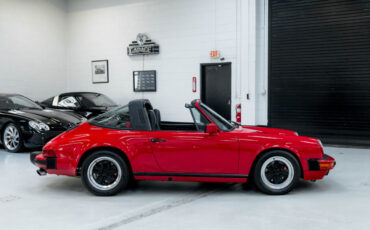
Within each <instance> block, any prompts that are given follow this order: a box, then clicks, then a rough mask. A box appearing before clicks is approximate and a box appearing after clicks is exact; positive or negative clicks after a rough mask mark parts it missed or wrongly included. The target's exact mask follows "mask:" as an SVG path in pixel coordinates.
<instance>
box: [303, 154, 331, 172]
mask: <svg viewBox="0 0 370 230" xmlns="http://www.w3.org/2000/svg"><path fill="white" fill-rule="evenodd" d="M335 164H336V162H335V160H334V158H332V157H331V156H329V155H326V154H324V158H321V159H308V168H309V170H311V171H326V170H332V169H333V168H334V167H335Z"/></svg>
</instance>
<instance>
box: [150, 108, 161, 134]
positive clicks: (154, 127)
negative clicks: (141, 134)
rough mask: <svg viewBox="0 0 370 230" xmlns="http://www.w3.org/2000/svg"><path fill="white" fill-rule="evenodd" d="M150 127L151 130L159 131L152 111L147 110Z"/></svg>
mask: <svg viewBox="0 0 370 230" xmlns="http://www.w3.org/2000/svg"><path fill="white" fill-rule="evenodd" d="M148 115H149V120H150V125H151V126H152V130H159V125H158V122H157V117H156V116H155V113H154V110H152V109H151V110H148Z"/></svg>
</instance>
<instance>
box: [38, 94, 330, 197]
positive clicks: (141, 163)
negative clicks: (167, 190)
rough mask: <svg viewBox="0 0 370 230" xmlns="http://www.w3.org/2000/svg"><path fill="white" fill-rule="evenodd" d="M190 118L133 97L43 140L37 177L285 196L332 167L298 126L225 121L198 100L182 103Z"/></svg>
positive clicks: (97, 190) (107, 186) (100, 191)
mask: <svg viewBox="0 0 370 230" xmlns="http://www.w3.org/2000/svg"><path fill="white" fill-rule="evenodd" d="M185 107H186V108H188V109H189V111H190V113H191V116H192V117H193V120H194V122H191V123H184V122H182V123H179V122H164V121H161V116H160V112H159V111H158V110H156V109H153V107H152V105H151V104H150V102H149V101H148V100H134V101H131V102H130V103H129V104H128V105H126V106H123V107H120V108H117V109H115V110H112V111H109V112H107V113H104V114H102V115H99V116H97V117H95V118H94V119H91V120H89V121H87V122H85V123H83V124H81V125H80V126H78V127H76V128H74V129H72V130H69V131H66V132H64V133H63V134H61V135H59V136H57V137H56V138H54V139H52V140H51V141H50V142H48V143H47V144H46V145H45V146H44V148H43V151H42V152H41V153H40V152H39V153H32V154H31V161H32V163H33V164H35V165H36V166H37V167H39V168H40V169H39V170H38V171H37V172H38V174H39V175H46V174H47V173H49V174H57V175H66V176H81V178H82V182H83V184H84V185H85V186H86V188H87V189H88V190H90V191H91V192H92V193H94V194H96V195H114V194H116V193H118V192H119V191H121V190H122V189H124V188H125V187H126V186H127V185H128V183H129V181H130V180H134V179H135V180H163V181H201V182H202V181H203V182H235V183H245V182H247V179H249V180H252V181H253V182H254V184H255V185H256V186H257V188H258V189H259V190H260V191H262V192H264V193H267V194H285V193H288V192H289V191H291V190H292V189H293V188H294V187H295V185H296V184H297V181H298V180H299V179H301V178H302V179H303V180H319V179H322V178H323V177H324V176H325V175H327V174H328V173H329V170H331V169H333V168H334V165H335V160H334V159H333V158H332V157H330V156H328V155H325V154H324V152H323V147H322V144H321V142H320V141H319V140H317V139H315V138H310V137H303V136H299V135H298V134H297V133H296V132H293V131H288V130H281V129H273V128H265V127H249V126H241V125H239V124H236V123H232V122H229V121H227V120H225V119H224V118H223V117H221V116H220V115H218V114H217V113H216V112H215V111H213V110H212V109H210V108H209V107H207V106H206V105H205V104H203V103H202V102H201V101H200V100H194V101H192V103H191V104H186V105H185Z"/></svg>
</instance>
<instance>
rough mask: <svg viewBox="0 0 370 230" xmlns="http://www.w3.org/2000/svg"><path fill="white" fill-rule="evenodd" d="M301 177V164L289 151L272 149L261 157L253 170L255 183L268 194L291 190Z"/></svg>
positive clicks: (280, 193) (283, 192)
mask: <svg viewBox="0 0 370 230" xmlns="http://www.w3.org/2000/svg"><path fill="white" fill-rule="evenodd" d="M300 177H301V169H300V164H299V162H298V161H297V159H296V158H295V157H294V156H293V155H292V154H291V153H289V152H287V151H283V150H273V151H270V152H268V153H266V154H264V155H262V157H260V158H259V159H258V161H257V163H256V166H255V168H254V172H253V179H254V184H255V185H256V186H257V188H258V189H259V190H260V191H262V192H264V193H267V194H271V195H282V194H286V193H288V192H290V191H291V190H292V189H293V188H294V187H295V185H296V184H297V182H298V181H299V178H300Z"/></svg>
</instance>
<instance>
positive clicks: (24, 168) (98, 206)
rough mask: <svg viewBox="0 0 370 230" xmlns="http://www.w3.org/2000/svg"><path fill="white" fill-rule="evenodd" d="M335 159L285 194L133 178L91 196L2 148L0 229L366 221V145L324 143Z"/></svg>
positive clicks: (313, 225)
mask: <svg viewBox="0 0 370 230" xmlns="http://www.w3.org/2000/svg"><path fill="white" fill-rule="evenodd" d="M325 150H326V152H327V153H329V154H331V155H332V156H334V157H335V158H336V160H337V167H336V168H335V169H334V170H333V171H332V172H331V174H330V175H329V176H328V177H326V178H325V179H324V180H322V181H317V182H315V183H312V182H301V183H299V186H298V188H297V189H296V190H294V191H293V192H292V193H290V194H289V195H285V196H267V195H264V194H261V193H259V192H257V191H255V190H253V189H246V188H244V187H243V186H241V185H239V184H214V183H187V182H185V183H179V182H139V183H138V184H137V186H136V187H133V188H130V189H129V190H128V191H125V192H122V193H120V194H119V195H117V196H114V197H96V196H93V195H91V194H90V193H89V192H87V191H86V190H85V189H84V188H83V186H82V184H81V182H80V179H79V178H69V177H62V176H59V177H58V176H51V175H48V176H45V177H40V176H38V175H37V174H36V172H35V170H36V168H35V167H34V166H33V165H32V164H31V163H30V161H29V154H28V153H20V154H10V153H7V152H5V151H3V150H1V149H0V175H1V176H0V184H1V186H0V229H46V228H48V229H49V228H53V229H143V230H144V229H145V230H147V229H151V230H152V229H193V230H194V229H254V230H255V229H264V230H265V229H294V230H296V229H297V228H298V229H368V227H369V226H370V219H369V218H368V214H369V212H370V167H369V164H370V150H369V149H352V148H334V147H330V148H329V147H328V148H326V149H325Z"/></svg>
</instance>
